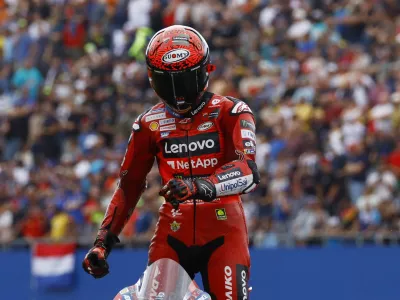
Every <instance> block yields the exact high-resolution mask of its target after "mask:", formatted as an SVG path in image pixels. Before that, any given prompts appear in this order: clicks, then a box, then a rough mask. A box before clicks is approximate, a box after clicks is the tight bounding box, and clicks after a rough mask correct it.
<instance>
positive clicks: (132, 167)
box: [99, 114, 155, 236]
mask: <svg viewBox="0 0 400 300" xmlns="http://www.w3.org/2000/svg"><path fill="white" fill-rule="evenodd" d="M142 116H143V114H142V115H141V116H139V117H138V118H137V120H136V121H135V122H134V124H133V126H132V133H131V135H130V137H129V142H128V147H127V149H126V152H125V156H124V159H123V161H122V164H121V168H120V179H119V183H118V186H117V189H116V190H115V192H114V194H113V196H112V199H111V202H110V204H109V205H108V208H107V211H106V214H105V217H104V220H103V222H102V224H101V227H100V230H99V235H100V236H101V235H102V234H106V233H112V234H114V235H116V236H118V235H119V234H120V233H121V231H122V229H123V227H124V225H125V223H126V222H127V221H128V220H129V218H130V216H131V214H132V212H133V210H134V208H135V207H136V204H137V202H138V200H139V198H140V196H141V194H142V193H143V191H144V189H145V187H146V176H147V174H148V173H149V171H150V169H151V168H152V166H153V163H154V156H155V147H154V145H153V144H154V143H153V141H152V135H151V134H150V130H149V129H148V128H146V127H144V126H142V124H141V123H142Z"/></svg>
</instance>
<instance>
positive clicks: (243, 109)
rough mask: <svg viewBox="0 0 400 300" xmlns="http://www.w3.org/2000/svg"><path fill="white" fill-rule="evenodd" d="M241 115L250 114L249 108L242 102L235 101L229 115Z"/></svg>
mask: <svg viewBox="0 0 400 300" xmlns="http://www.w3.org/2000/svg"><path fill="white" fill-rule="evenodd" d="M242 113H252V111H251V109H250V107H249V106H248V105H247V104H246V103H244V102H243V101H237V102H236V104H235V105H234V106H233V108H232V110H231V114H233V115H240V114H242Z"/></svg>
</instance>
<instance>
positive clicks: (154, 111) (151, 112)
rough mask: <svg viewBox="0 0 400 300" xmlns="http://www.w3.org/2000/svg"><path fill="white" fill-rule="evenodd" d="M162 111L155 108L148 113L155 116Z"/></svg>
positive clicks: (162, 110) (162, 109) (163, 109)
mask: <svg viewBox="0 0 400 300" xmlns="http://www.w3.org/2000/svg"><path fill="white" fill-rule="evenodd" d="M164 111H165V108H156V109H153V110H151V111H149V114H156V113H161V112H164Z"/></svg>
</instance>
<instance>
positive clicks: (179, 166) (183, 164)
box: [167, 158, 218, 170]
mask: <svg viewBox="0 0 400 300" xmlns="http://www.w3.org/2000/svg"><path fill="white" fill-rule="evenodd" d="M167 164H168V165H169V166H170V167H171V168H172V169H174V170H188V169H189V168H190V165H191V167H192V169H197V168H208V167H215V166H216V165H218V159H217V158H203V159H201V158H197V159H191V160H190V165H189V161H184V160H180V161H167Z"/></svg>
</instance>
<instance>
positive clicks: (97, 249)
mask: <svg viewBox="0 0 400 300" xmlns="http://www.w3.org/2000/svg"><path fill="white" fill-rule="evenodd" d="M106 258H107V250H106V249H105V248H103V247H101V246H94V247H93V248H92V249H90V250H89V252H88V253H87V254H86V256H85V258H84V260H83V262H82V267H83V269H84V270H85V272H86V273H88V274H90V275H92V276H93V277H94V278H96V279H98V278H102V277H104V276H106V275H107V274H108V273H109V267H108V263H107V261H106Z"/></svg>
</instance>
